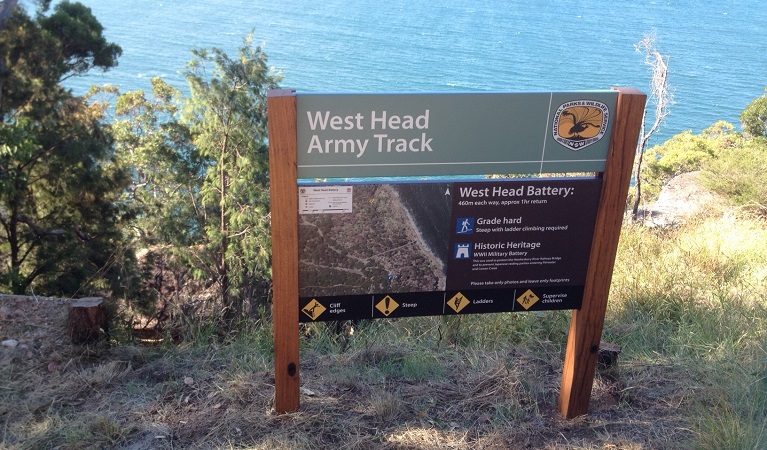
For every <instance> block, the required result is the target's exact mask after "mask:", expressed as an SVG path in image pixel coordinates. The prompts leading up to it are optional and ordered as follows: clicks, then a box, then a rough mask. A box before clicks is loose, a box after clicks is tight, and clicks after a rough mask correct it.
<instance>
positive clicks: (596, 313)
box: [267, 88, 647, 419]
mask: <svg viewBox="0 0 767 450" xmlns="http://www.w3.org/2000/svg"><path fill="white" fill-rule="evenodd" d="M616 90H617V91H618V100H617V106H616V111H615V114H614V115H613V119H612V120H613V121H614V122H613V125H612V127H613V128H612V134H611V136H610V143H609V147H608V154H607V160H606V163H605V168H604V171H603V172H600V173H598V174H597V176H598V177H600V178H602V191H601V194H600V200H599V206H598V209H597V218H596V224H595V229H594V236H595V237H594V239H593V242H592V245H591V250H590V253H589V264H588V268H587V273H586V281H585V287H584V293H583V301H582V303H581V308H580V309H577V310H573V312H572V319H571V322H570V331H569V336H568V340H567V349H566V352H565V359H564V366H563V370H562V383H561V388H560V395H559V405H558V406H559V411H560V412H561V414H562V415H563V416H564V417H566V418H568V419H570V418H574V417H577V416H580V415H583V414H586V413H587V412H588V407H589V401H590V397H591V390H592V387H593V382H594V373H595V369H596V363H597V352H598V350H599V344H600V340H601V337H602V329H603V326H604V319H605V313H606V310H607V300H608V295H609V290H610V283H611V281H612V272H613V266H614V264H615V257H616V252H617V248H618V239H619V238H620V232H621V224H622V221H623V213H624V210H625V204H626V197H627V195H628V189H629V181H630V179H631V169H632V167H633V164H634V153H635V150H636V145H637V140H638V138H639V130H640V128H641V124H642V118H643V114H644V107H645V102H646V98H647V97H646V95H645V94H643V93H642V92H640V91H638V90H636V89H632V88H617V89H616ZM267 107H268V115H269V121H268V122H269V174H270V194H271V218H272V223H271V228H272V274H273V291H274V295H273V323H274V365H275V404H274V408H275V411H276V412H277V413H285V412H290V411H297V410H298V409H299V407H300V395H299V382H300V364H299V330H298V326H299V317H298V314H299V307H298V299H299V293H298V182H297V181H298V180H297V120H296V119H297V117H296V115H297V114H296V92H295V90H289V89H281V90H272V91H270V92H269V94H268V99H267Z"/></svg>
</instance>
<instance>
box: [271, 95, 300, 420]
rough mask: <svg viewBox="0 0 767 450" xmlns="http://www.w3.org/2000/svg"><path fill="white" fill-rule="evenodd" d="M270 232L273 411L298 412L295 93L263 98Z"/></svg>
mask: <svg viewBox="0 0 767 450" xmlns="http://www.w3.org/2000/svg"><path fill="white" fill-rule="evenodd" d="M267 110H268V118H269V120H268V123H269V189H270V203H271V217H272V223H271V229H272V274H273V277H272V282H273V289H274V296H273V299H272V316H273V320H274V409H275V411H276V412H277V413H284V412H289V411H297V410H298V407H299V395H298V389H299V363H298V358H299V355H298V185H297V162H296V158H297V154H296V95H295V90H288V89H275V90H271V91H269V93H268V96H267Z"/></svg>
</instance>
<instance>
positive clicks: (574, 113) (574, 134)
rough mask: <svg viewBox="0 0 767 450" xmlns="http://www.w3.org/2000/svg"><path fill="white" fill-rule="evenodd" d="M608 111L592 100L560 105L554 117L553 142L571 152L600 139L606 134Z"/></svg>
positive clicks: (602, 105) (605, 107)
mask: <svg viewBox="0 0 767 450" xmlns="http://www.w3.org/2000/svg"><path fill="white" fill-rule="evenodd" d="M609 117H610V111H609V110H608V108H607V105H605V104H604V103H601V102H595V101H593V100H575V101H572V102H567V103H565V104H563V105H561V106H560V107H559V108H558V109H557V113H556V114H555V115H554V126H553V134H554V140H556V141H557V142H559V143H560V144H562V145H564V146H565V147H567V148H569V149H570V150H573V151H579V150H582V149H584V148H586V147H588V146H589V145H591V144H593V143H595V142H597V141H598V140H600V139H602V137H603V136H604V135H605V133H606V132H607V124H608V123H609Z"/></svg>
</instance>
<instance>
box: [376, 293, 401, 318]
mask: <svg viewBox="0 0 767 450" xmlns="http://www.w3.org/2000/svg"><path fill="white" fill-rule="evenodd" d="M398 307H399V303H397V302H395V301H394V299H393V298H391V297H389V296H388V295H387V296H386V297H384V298H383V299H382V300H381V301H380V302H378V303H376V309H377V310H379V311H381V314H383V315H384V316H386V317H389V314H391V313H393V312H394V310H395V309H397V308H398Z"/></svg>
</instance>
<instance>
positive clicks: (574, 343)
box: [559, 88, 647, 419]
mask: <svg viewBox="0 0 767 450" xmlns="http://www.w3.org/2000/svg"><path fill="white" fill-rule="evenodd" d="M618 91H619V92H618V104H617V107H616V113H615V119H614V122H613V131H612V137H611V140H610V147H609V149H608V154H607V162H606V165H605V171H604V172H603V173H602V174H601V176H602V178H603V184H602V194H601V198H600V201H599V210H598V211H597V220H596V226H595V228H594V241H593V244H592V246H591V252H590V256H589V266H588V269H587V273H586V283H585V287H584V292H583V303H582V305H581V309H580V310H575V311H573V315H572V320H571V322H570V334H569V337H568V339H567V350H566V352H565V362H564V368H563V370H562V386H561V388H560V391H559V411H560V413H561V414H562V415H563V416H565V417H566V418H568V419H572V418H574V417H577V416H580V415H583V414H586V413H587V412H588V409H589V401H590V399H591V388H592V387H593V383H594V373H595V372H594V371H595V367H596V363H597V353H598V351H599V342H600V339H601V338H602V327H603V326H604V321H605V312H606V311H607V297H608V294H609V292H610V282H611V281H612V273H613V265H614V264H615V254H616V252H617V249H618V239H619V238H620V232H621V225H622V223H623V214H624V211H625V208H626V196H627V195H628V188H629V181H630V180H631V169H632V167H633V165H634V153H635V152H636V146H637V141H638V139H639V129H640V127H641V124H642V118H643V115H644V106H645V101H646V99H647V97H646V95H645V94H643V93H642V92H640V91H638V90H636V89H628V88H619V89H618Z"/></svg>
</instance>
